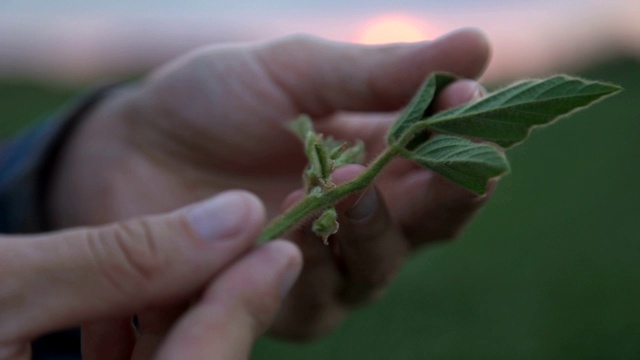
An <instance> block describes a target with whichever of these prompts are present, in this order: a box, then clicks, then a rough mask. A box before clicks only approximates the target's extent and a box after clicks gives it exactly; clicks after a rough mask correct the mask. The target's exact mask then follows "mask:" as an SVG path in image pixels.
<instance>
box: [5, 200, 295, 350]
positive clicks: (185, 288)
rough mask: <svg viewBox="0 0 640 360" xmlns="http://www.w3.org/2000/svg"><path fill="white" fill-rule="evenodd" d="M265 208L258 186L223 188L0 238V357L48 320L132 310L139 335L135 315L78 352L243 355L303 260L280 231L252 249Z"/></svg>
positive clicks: (54, 324) (54, 323)
mask: <svg viewBox="0 0 640 360" xmlns="http://www.w3.org/2000/svg"><path fill="white" fill-rule="evenodd" d="M264 217H265V213H264V208H263V207H262V205H261V204H260V202H259V200H258V199H257V198H256V197H255V196H252V195H250V194H247V193H241V192H227V193H225V194H221V195H219V196H217V197H215V198H214V199H211V200H208V201H204V202H201V203H199V204H195V205H191V206H189V207H187V208H184V209H181V210H178V211H175V212H173V213H170V214H168V215H162V216H153V217H148V218H144V219H140V220H133V221H127V222H124V223H116V224H111V225H107V226H102V227H99V228H83V229H78V230H71V231H63V232H58V233H52V234H44V235H37V236H2V237H0V293H1V294H2V297H1V300H0V358H2V359H7V358H10V359H29V358H30V349H29V342H30V341H31V340H33V339H34V338H35V337H37V336H38V335H42V334H43V333H44V332H47V331H53V330H56V329H61V328H64V327H69V326H77V325H79V324H80V323H87V322H91V321H95V320H98V319H109V318H115V319H119V318H122V317H123V316H125V317H126V316H130V315H131V314H136V313H137V314H138V315H139V317H138V320H139V327H138V329H137V331H138V334H137V336H136V330H135V329H134V328H133V326H132V323H131V321H123V322H121V323H118V324H117V325H118V330H119V331H117V332H113V333H92V335H93V336H91V337H89V338H87V339H83V358H84V359H97V358H102V357H103V356H104V354H109V358H114V359H125V358H127V359H128V358H135V359H148V358H151V357H153V356H154V354H155V355H157V357H158V358H160V359H177V358H185V359H213V358H215V359H240V358H248V355H249V352H250V350H251V347H252V344H253V342H254V340H255V338H256V337H257V336H258V335H260V334H261V333H262V332H264V331H265V330H266V329H267V327H268V326H269V324H270V323H271V321H272V319H273V317H274V316H275V314H276V311H277V309H278V308H279V305H280V302H281V299H282V297H283V296H284V294H285V293H286V292H287V290H288V289H289V287H290V286H291V285H293V281H294V279H295V278H296V276H297V273H298V272H299V270H300V268H301V260H302V257H301V254H300V252H299V251H298V249H297V248H296V247H295V246H294V245H292V244H291V243H289V242H285V241H276V242H273V243H270V244H268V245H265V246H261V247H259V248H255V249H252V246H253V243H254V242H255V239H256V238H257V235H258V234H259V232H260V230H261V228H262V226H263V223H264ZM199 294H200V295H199ZM198 297H199V299H197V298H198ZM189 299H197V301H195V302H194V303H193V305H191V306H187V307H185V308H182V309H181V311H179V312H174V313H171V314H166V316H160V317H159V316H154V309H158V308H162V307H166V306H167V305H172V304H178V303H183V302H184V301H185V300H189ZM182 311H184V313H182ZM129 319H130V318H129ZM169 320H170V321H169ZM174 320H175V321H176V324H175V325H174V324H173V322H174ZM90 333H91V331H90Z"/></svg>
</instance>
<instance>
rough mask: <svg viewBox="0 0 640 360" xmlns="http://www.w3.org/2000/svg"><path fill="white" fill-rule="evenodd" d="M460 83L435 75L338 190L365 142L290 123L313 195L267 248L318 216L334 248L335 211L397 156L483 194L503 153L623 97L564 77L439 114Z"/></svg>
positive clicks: (274, 230) (503, 168) (503, 163)
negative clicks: (336, 178)
mask: <svg viewBox="0 0 640 360" xmlns="http://www.w3.org/2000/svg"><path fill="white" fill-rule="evenodd" d="M455 80H456V77H454V76H452V75H449V74H444V73H435V74H433V75H431V76H430V77H429V78H428V79H427V80H426V81H425V83H424V84H423V85H422V87H421V88H420V90H419V91H418V92H417V93H416V95H415V96H414V97H413V99H412V100H411V101H410V102H409V104H408V106H407V107H406V108H405V109H404V111H403V112H402V113H401V114H400V116H399V118H398V119H397V120H396V122H395V123H394V124H393V126H392V127H391V129H390V131H389V133H388V135H387V139H386V140H387V145H388V147H387V148H386V150H384V151H383V152H382V153H381V154H380V155H378V157H377V158H376V159H375V160H373V161H372V162H371V163H370V164H369V166H368V167H367V169H366V170H365V171H364V172H363V173H361V174H360V175H359V176H358V177H357V178H355V179H354V180H352V181H350V182H348V183H345V184H342V185H340V186H336V185H335V184H334V183H333V181H332V179H331V174H332V172H333V170H334V169H336V168H337V167H339V166H342V165H345V164H349V163H357V162H360V161H362V159H364V145H363V144H362V142H358V143H356V144H355V145H353V146H348V145H347V144H346V143H343V142H339V141H337V140H334V139H333V138H330V137H327V138H325V137H324V136H323V135H321V134H317V133H316V132H315V131H314V130H313V127H312V123H311V119H309V118H308V117H307V116H304V115H303V116H301V117H300V118H299V119H298V120H296V121H294V122H292V123H290V127H291V129H292V130H294V131H295V132H296V133H297V134H298V136H299V137H300V138H301V139H302V140H303V141H304V147H305V152H306V155H307V157H308V159H309V165H308V166H307V168H306V169H305V171H304V175H303V177H304V183H305V192H306V194H305V197H304V198H303V199H302V200H301V201H299V202H298V203H297V204H296V205H294V206H292V207H291V208H290V209H289V210H288V211H286V212H285V213H284V214H282V215H281V216H279V217H278V218H276V219H274V220H273V221H272V222H271V223H270V224H269V225H268V226H267V227H266V228H265V230H264V231H263V233H262V235H261V237H260V241H261V242H264V241H268V240H271V239H274V238H276V237H278V236H280V235H282V234H283V233H285V232H286V231H288V230H290V229H292V228H294V227H296V226H297V225H298V224H300V223H301V222H302V221H304V220H306V219H309V218H312V217H316V219H315V221H314V223H313V225H312V230H313V231H314V232H315V233H316V234H317V235H318V236H319V237H321V238H322V239H323V241H324V243H325V244H328V238H329V236H331V235H333V234H334V233H336V232H337V231H338V227H339V226H338V222H337V213H336V210H335V207H334V206H335V204H336V203H337V202H338V201H339V200H340V199H342V198H344V197H345V196H347V195H349V194H352V193H354V192H358V191H362V190H364V189H365V188H367V187H368V186H369V185H371V183H372V182H373V181H374V179H375V177H376V176H377V175H378V174H379V173H380V171H381V170H382V169H383V168H384V167H385V166H386V165H387V164H388V163H389V161H391V160H392V159H393V158H394V157H397V156H400V157H403V158H406V159H410V160H413V161H415V162H416V163H418V164H420V165H422V166H425V167H427V168H429V169H431V170H432V171H434V172H435V173H438V174H440V175H441V176H444V177H445V178H447V179H449V180H451V181H453V182H455V183H457V184H458V185H460V186H462V187H464V188H466V189H468V190H470V191H472V192H474V193H476V194H478V195H484V194H485V192H486V188H487V183H488V181H489V180H490V179H492V178H495V177H498V176H501V175H504V174H506V173H508V172H509V162H508V161H507V158H506V157H505V155H504V153H503V151H502V150H501V148H502V149H505V150H506V149H509V148H511V147H513V146H514V145H517V144H519V143H521V142H523V141H524V140H526V139H527V137H528V136H529V134H530V132H531V129H532V128H533V127H537V126H542V125H547V124H550V123H552V122H553V121H555V120H557V119H558V118H560V117H563V116H566V115H568V114H570V113H572V112H573V111H575V110H578V109H583V108H586V107H588V106H590V105H592V104H593V103H594V102H596V101H597V100H599V99H602V98H604V97H606V96H610V95H613V94H615V93H617V92H618V91H620V90H621V88H620V87H618V86H615V85H611V84H605V83H601V82H595V81H588V80H583V79H579V78H574V77H570V76H566V75H559V76H554V77H551V78H547V79H542V80H526V81H521V82H518V83H515V84H513V85H511V86H508V87H506V88H504V89H502V90H499V91H496V92H494V93H492V94H490V95H488V96H486V97H484V98H482V99H480V100H476V101H474V102H471V103H468V104H465V105H462V106H458V107H455V108H452V109H449V110H445V111H442V112H439V113H436V114H433V113H432V111H431V108H430V107H431V105H432V103H433V100H434V99H435V97H436V96H437V94H438V93H439V92H440V91H442V89H444V88H445V87H446V86H447V85H449V84H450V83H452V82H453V81H455Z"/></svg>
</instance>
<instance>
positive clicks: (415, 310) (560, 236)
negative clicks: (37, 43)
mask: <svg viewBox="0 0 640 360" xmlns="http://www.w3.org/2000/svg"><path fill="white" fill-rule="evenodd" d="M582 75H584V76H586V77H589V78H593V79H599V80H606V81H611V82H614V83H617V84H620V85H622V86H623V87H624V88H625V91H624V92H623V93H622V94H620V95H618V96H616V97H614V98H611V99H607V100H606V101H604V102H603V103H601V104H598V105H596V106H594V107H593V108H592V109H589V110H588V111H585V112H581V113H578V114H576V115H575V116H573V117H572V118H571V119H568V120H564V121H561V122H559V123H558V124H556V125H555V126H553V127H551V128H549V129H544V130H541V131H539V132H544V134H534V135H533V136H532V138H531V139H530V140H529V141H528V142H527V143H526V144H524V145H522V146H519V147H516V148H515V149H514V150H512V151H510V159H511V164H512V174H511V175H509V176H508V177H506V178H504V179H503V180H502V181H501V185H500V186H499V188H498V190H497V192H496V194H495V197H494V199H493V200H492V201H491V202H490V203H489V205H488V206H487V207H486V208H485V209H484V210H483V211H482V213H481V214H480V216H479V217H478V218H477V219H476V221H474V222H473V224H472V225H471V226H470V227H469V228H468V231H467V232H466V233H465V234H464V236H463V237H462V238H460V239H459V240H458V241H457V242H455V243H451V244H443V245H439V246H434V247H430V248H426V249H424V250H423V251H421V252H420V253H418V254H416V255H415V256H413V257H412V258H411V260H410V261H409V262H408V264H407V266H406V267H405V268H404V270H403V271H402V273H401V275H400V277H399V278H398V279H397V281H396V282H395V283H394V284H393V286H392V287H391V288H390V289H389V291H388V292H387V294H386V296H385V297H384V298H383V299H382V300H381V301H379V302H377V303H375V304H372V305H370V306H368V307H366V308H363V309H361V310H359V311H356V312H355V313H354V314H353V316H352V317H351V318H350V319H349V320H348V321H347V322H346V323H345V324H344V326H342V327H341V328H340V329H339V330H337V331H336V332H334V333H333V334H332V335H330V336H328V337H326V338H324V339H322V340H319V341H316V342H313V343H309V344H303V345H300V344H290V343H286V342H280V341H276V340H272V339H263V340H261V341H260V342H259V344H258V346H257V349H256V352H255V354H254V356H253V358H254V359H278V360H282V359H319V360H320V359H321V360H329V359H331V360H336V359H639V358H640V225H639V224H640V190H638V189H636V187H635V186H636V185H638V184H640V63H638V62H637V61H634V60H618V61H613V62H609V63H607V64H604V65H601V66H599V67H597V68H594V69H591V70H589V71H586V72H583V74H582ZM79 91H80V90H78V89H61V88H52V87H44V86H41V85H38V84H27V83H20V82H11V83H9V82H5V83H0V110H1V111H2V114H3V118H2V126H1V127H0V133H3V134H8V133H11V132H14V131H15V130H16V129H17V128H18V127H19V126H21V124H24V123H26V122H29V121H33V120H34V119H37V118H41V117H42V116H43V115H44V114H47V113H50V112H51V111H52V110H53V109H55V108H57V107H59V106H60V105H61V104H63V103H64V102H65V101H66V100H67V99H69V97H70V96H72V95H73V94H77V93H78V92H79Z"/></svg>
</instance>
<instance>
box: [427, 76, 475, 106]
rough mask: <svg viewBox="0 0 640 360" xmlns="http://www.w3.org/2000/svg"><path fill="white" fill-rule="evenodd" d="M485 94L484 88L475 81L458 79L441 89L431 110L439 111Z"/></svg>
mask: <svg viewBox="0 0 640 360" xmlns="http://www.w3.org/2000/svg"><path fill="white" fill-rule="evenodd" d="M486 94H487V91H486V90H485V88H484V87H483V86H482V85H480V84H479V83H478V82H477V81H474V80H469V79H463V80H458V81H456V82H454V83H452V84H451V85H449V86H447V87H446V88H444V90H442V92H441V93H440V94H438V97H437V98H436V99H435V103H434V104H433V111H434V112H439V111H443V110H446V109H449V108H453V107H456V106H460V105H463V104H466V103H468V102H470V101H473V100H477V99H481V98H483V97H484V96H485V95H486Z"/></svg>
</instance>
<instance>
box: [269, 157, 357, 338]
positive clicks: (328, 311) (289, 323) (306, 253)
mask: <svg viewBox="0 0 640 360" xmlns="http://www.w3.org/2000/svg"><path fill="white" fill-rule="evenodd" d="M363 170H364V167H363V166H362V165H346V166H343V167H340V168H338V169H336V170H335V172H334V173H333V175H332V179H333V181H334V182H335V183H336V184H338V185H339V184H343V183H345V182H347V181H350V180H352V179H353V178H355V177H356V176H358V175H359V174H360V173H362V171H363ZM302 196H304V194H303V192H302V191H294V192H293V193H291V194H290V195H289V197H287V199H286V200H285V201H284V203H283V209H287V208H289V207H290V206H292V205H293V204H294V203H295V202H297V201H298V200H299V199H300V198H301V197H302ZM356 200H357V196H354V197H352V198H349V199H346V201H343V202H342V203H341V204H339V205H338V208H339V211H343V210H346V209H349V208H350V207H351V206H353V204H354V203H355V201H356ZM312 220H313V219H311V220H310V221H309V222H308V223H307V224H305V225H304V226H302V227H301V228H299V229H297V230H295V231H293V232H292V233H290V234H288V235H287V237H288V238H290V239H291V240H292V241H293V242H294V243H295V244H296V245H298V247H299V249H300V251H301V252H302V255H303V257H304V262H305V266H304V268H303V269H302V273H301V274H300V278H299V279H298V282H297V283H296V284H295V286H294V287H293V289H292V290H291V293H290V294H289V296H288V297H287V298H286V299H285V302H284V305H283V309H286V311H283V312H281V313H279V314H278V317H277V319H276V321H275V323H274V325H273V327H272V328H271V330H270V334H272V335H276V336H279V337H285V338H289V339H296V340H308V339H312V338H315V337H317V336H318V335H321V334H325V333H327V332H329V331H330V330H333V329H334V328H335V327H336V326H337V325H338V324H340V323H341V322H342V321H343V320H344V318H345V316H346V314H347V312H348V309H347V308H346V307H345V306H344V304H343V303H342V302H341V300H340V299H339V298H338V297H337V296H336V293H337V292H338V291H340V290H341V289H342V287H343V284H344V277H343V274H342V271H341V269H340V264H339V263H338V261H337V259H336V253H335V250H336V248H335V247H334V246H333V245H334V242H333V241H332V244H331V246H326V245H324V244H323V242H322V239H321V238H320V237H318V236H317V235H316V234H314V233H313V232H312V231H311V226H310V225H311V221H312Z"/></svg>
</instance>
